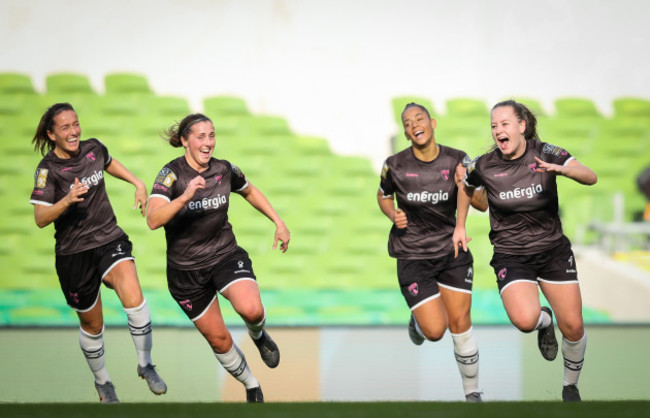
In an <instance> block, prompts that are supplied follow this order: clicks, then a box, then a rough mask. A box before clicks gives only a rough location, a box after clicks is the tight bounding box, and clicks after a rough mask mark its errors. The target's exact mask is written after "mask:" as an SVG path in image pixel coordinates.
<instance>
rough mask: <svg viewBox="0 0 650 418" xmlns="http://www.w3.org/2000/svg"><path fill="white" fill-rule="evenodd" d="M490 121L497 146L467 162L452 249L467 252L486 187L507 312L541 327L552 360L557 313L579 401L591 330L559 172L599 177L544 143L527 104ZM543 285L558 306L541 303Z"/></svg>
mask: <svg viewBox="0 0 650 418" xmlns="http://www.w3.org/2000/svg"><path fill="white" fill-rule="evenodd" d="M491 123H492V137H493V138H494V142H495V146H494V149H493V150H492V151H491V152H489V153H487V154H485V155H482V156H480V157H478V158H477V159H476V160H474V161H473V162H472V163H471V164H470V165H469V166H468V168H467V174H466V178H465V182H464V185H463V187H462V190H461V192H460V193H459V194H458V217H457V222H456V229H455V230H454V236H453V241H454V246H455V252H456V254H457V255H458V257H462V255H463V253H464V252H465V251H467V246H466V242H467V238H466V230H465V220H466V217H467V210H468V207H469V203H470V200H471V199H472V194H473V193H474V190H475V188H477V187H482V188H484V189H485V190H486V191H487V198H488V204H489V208H490V227H491V232H490V241H491V242H492V245H493V247H494V255H493V257H492V261H491V262H490V265H491V266H492V267H493V268H494V272H495V274H496V278H497V285H498V288H499V292H500V294H501V300H502V302H503V306H504V307H505V310H506V312H507V314H508V317H509V318H510V321H511V322H512V324H513V325H514V326H516V327H517V328H518V329H519V330H521V331H523V332H532V331H534V330H538V333H537V334H538V336H537V338H538V346H539V349H540V351H541V353H542V356H543V357H544V358H545V359H546V360H549V361H552V360H554V359H555V357H556V355H557V351H558V343H557V340H556V338H555V328H554V327H553V313H552V312H553V311H555V316H556V319H557V325H558V327H559V328H560V331H561V332H562V335H563V338H562V355H563V357H564V382H563V389H562V399H563V400H564V401H565V402H575V401H580V392H579V391H578V387H577V384H578V378H579V376H580V370H581V369H582V364H583V362H584V355H585V349H586V346H587V336H586V334H585V329H584V323H583V319H582V298H581V296H580V286H579V284H578V274H577V270H576V262H575V257H574V255H573V251H572V250H571V243H570V242H569V239H568V238H567V237H566V236H565V235H564V233H563V232H562V224H561V222H560V217H559V214H558V196H557V184H556V176H558V175H559V176H565V177H568V178H570V179H573V180H575V181H577V182H578V183H581V184H585V185H592V184H595V183H596V181H597V177H596V174H595V173H594V172H593V171H592V170H591V169H590V168H588V167H587V166H585V165H583V164H581V163H580V162H578V160H576V159H575V157H573V156H571V154H569V152H567V151H566V150H564V149H562V148H560V147H557V146H555V145H551V144H548V143H545V142H541V141H540V139H539V137H538V136H537V119H536V118H535V116H534V115H533V114H532V113H531V112H530V110H529V109H528V108H527V107H526V106H525V105H523V104H521V103H518V102H516V101H513V100H508V101H504V102H500V103H497V104H496V105H495V106H494V107H493V108H492V112H491ZM459 249H462V250H463V251H460V252H459ZM538 287H539V288H541V290H542V293H544V296H545V297H546V299H547V300H548V302H549V303H550V305H551V308H553V311H551V309H549V308H548V307H542V306H541V305H540V302H539V290H538Z"/></svg>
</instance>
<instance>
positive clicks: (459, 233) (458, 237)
mask: <svg viewBox="0 0 650 418" xmlns="http://www.w3.org/2000/svg"><path fill="white" fill-rule="evenodd" d="M451 240H452V241H453V243H454V258H457V257H458V250H459V248H462V249H463V251H465V252H467V243H468V242H470V241H471V240H472V238H471V237H468V236H467V233H466V231H465V228H460V227H458V226H457V227H456V228H455V229H454V235H452V237H451Z"/></svg>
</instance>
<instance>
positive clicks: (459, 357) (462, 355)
mask: <svg viewBox="0 0 650 418" xmlns="http://www.w3.org/2000/svg"><path fill="white" fill-rule="evenodd" d="M451 338H452V339H453V341H454V354H455V356H456V364H458V370H459V371H460V377H461V379H462V380H463V389H464V390H465V395H469V394H470V393H473V392H480V391H479V389H478V344H477V343H476V338H474V330H473V328H472V327H470V328H469V329H468V330H467V331H465V332H463V333H462V334H453V333H452V334H451Z"/></svg>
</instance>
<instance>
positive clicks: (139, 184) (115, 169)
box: [106, 158, 147, 216]
mask: <svg viewBox="0 0 650 418" xmlns="http://www.w3.org/2000/svg"><path fill="white" fill-rule="evenodd" d="M106 172H107V173H108V174H110V175H111V176H113V177H115V178H118V179H120V180H124V181H126V182H128V183H131V184H132V185H134V186H135V203H134V205H133V209H140V213H142V216H144V215H145V209H146V207H147V186H146V185H145V184H144V182H143V181H142V180H140V179H139V178H138V177H136V176H135V175H134V174H133V173H131V172H130V171H129V170H128V169H127V168H126V167H125V166H124V164H122V163H121V162H119V161H117V160H116V159H115V158H113V159H112V160H111V162H110V164H108V167H106Z"/></svg>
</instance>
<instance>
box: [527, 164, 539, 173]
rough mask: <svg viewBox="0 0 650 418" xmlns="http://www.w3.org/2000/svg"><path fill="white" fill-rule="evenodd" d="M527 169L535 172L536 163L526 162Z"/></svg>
mask: <svg viewBox="0 0 650 418" xmlns="http://www.w3.org/2000/svg"><path fill="white" fill-rule="evenodd" d="M528 169H529V170H530V172H531V173H537V163H533V164H528Z"/></svg>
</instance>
